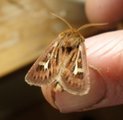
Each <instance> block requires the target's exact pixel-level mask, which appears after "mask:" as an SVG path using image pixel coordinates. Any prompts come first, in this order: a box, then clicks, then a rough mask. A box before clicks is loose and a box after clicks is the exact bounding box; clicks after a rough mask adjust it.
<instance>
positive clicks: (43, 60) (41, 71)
mask: <svg viewBox="0 0 123 120" xmlns="http://www.w3.org/2000/svg"><path fill="white" fill-rule="evenodd" d="M58 44H59V39H58V38H57V39H56V40H54V41H53V42H52V43H51V44H50V45H49V47H48V48H47V49H46V51H45V52H44V54H43V55H42V56H40V57H39V58H38V59H37V60H36V62H35V63H34V64H33V66H32V67H31V68H30V70H29V71H28V73H27V74H26V76H25V81H26V82H27V83H28V84H30V85H35V86H39V87H40V86H41V85H42V84H47V83H51V82H53V80H54V79H53V78H54V76H55V75H56V74H57V69H58V58H57V57H58V55H57V54H58V52H59V51H58V50H57V49H58Z"/></svg>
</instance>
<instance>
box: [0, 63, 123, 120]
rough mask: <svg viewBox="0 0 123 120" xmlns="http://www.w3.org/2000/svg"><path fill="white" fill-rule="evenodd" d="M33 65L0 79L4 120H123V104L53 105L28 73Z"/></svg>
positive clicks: (0, 107) (1, 119)
mask: <svg viewBox="0 0 123 120" xmlns="http://www.w3.org/2000/svg"><path fill="white" fill-rule="evenodd" d="M30 66H31V65H29V66H26V67H25V68H22V69H20V70H18V71H16V72H14V73H11V74H9V75H7V76H5V77H3V78H2V79H1V80H0V120H123V105H121V106H117V107H110V108H103V109H97V110H91V111H86V112H81V113H69V114H68V113H67V114H63V113H60V112H59V111H57V110H55V109H54V108H52V107H51V106H50V105H49V104H48V103H47V102H46V101H45V99H44V97H43V96H42V93H41V90H40V88H38V87H30V86H29V85H28V84H26V82H25V81H24V76H25V74H26V73H27V71H28V69H29V68H30Z"/></svg>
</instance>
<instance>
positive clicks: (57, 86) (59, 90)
mask: <svg viewBox="0 0 123 120" xmlns="http://www.w3.org/2000/svg"><path fill="white" fill-rule="evenodd" d="M54 92H63V88H62V86H61V85H60V84H59V83H58V82H56V84H55V86H54Z"/></svg>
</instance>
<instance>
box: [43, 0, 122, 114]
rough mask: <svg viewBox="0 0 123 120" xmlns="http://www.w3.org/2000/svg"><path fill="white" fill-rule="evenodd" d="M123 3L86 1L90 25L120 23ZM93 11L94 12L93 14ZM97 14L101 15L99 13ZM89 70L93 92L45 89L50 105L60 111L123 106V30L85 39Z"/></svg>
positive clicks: (51, 87) (44, 87) (44, 92)
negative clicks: (77, 94) (77, 93)
mask: <svg viewBox="0 0 123 120" xmlns="http://www.w3.org/2000/svg"><path fill="white" fill-rule="evenodd" d="M122 10H123V1H122V0H117V1H115V0H114V1H112V0H110V1H107V0H103V1H101V0H100V1H99V0H98V1H97V0H93V2H92V0H86V13H87V16H88V18H89V20H90V21H91V22H94V23H95V22H117V21H119V20H121V19H122V18H123V15H122ZM92 11H93V13H91V12H92ZM97 11H98V12H97ZM85 45H86V47H87V59H88V63H89V65H92V66H93V67H94V68H96V69H93V68H91V67H90V79H91V83H92V84H91V90H90V92H89V93H88V94H87V95H84V96H75V95H71V94H69V93H67V92H65V91H64V92H56V93H54V92H53V91H52V89H53V86H52V85H50V86H49V85H48V86H43V87H42V92H43V94H44V96H45V98H46V99H47V100H48V102H49V103H50V104H51V105H52V106H54V107H56V108H57V109H59V110H60V111H61V112H73V111H75V112H76V111H82V110H85V109H95V108H101V107H107V106H113V105H118V104H123V62H122V61H123V30H118V31H114V32H108V33H103V34H101V35H97V36H94V37H90V38H88V39H86V40H85Z"/></svg>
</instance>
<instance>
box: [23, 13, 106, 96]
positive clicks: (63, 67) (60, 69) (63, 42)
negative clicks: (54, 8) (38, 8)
mask: <svg viewBox="0 0 123 120" xmlns="http://www.w3.org/2000/svg"><path fill="white" fill-rule="evenodd" d="M53 15H54V16H56V17H57V18H59V19H61V20H62V21H64V22H65V23H66V24H67V25H68V27H69V29H68V30H66V31H64V32H62V33H60V34H59V35H58V36H57V38H56V39H55V40H54V41H53V42H52V43H51V44H50V45H49V46H48V48H47V49H46V51H45V52H44V54H43V55H41V56H40V57H39V58H38V59H37V61H36V62H35V63H34V64H33V66H32V67H31V69H30V70H29V72H28V73H27V75H26V77H25V81H26V82H27V83H28V84H30V85H35V86H39V87H41V86H42V85H45V84H55V87H57V86H60V88H61V89H62V90H65V91H67V92H68V93H70V94H73V95H80V96H81V95H85V94H87V93H88V92H89V90H90V78H89V70H88V63H87V58H86V48H85V44H84V41H85V39H84V37H83V36H82V35H81V34H80V32H79V31H80V30H82V29H85V28H87V27H91V26H95V25H105V23H99V24H87V25H83V26H81V27H80V28H79V29H74V28H73V27H72V26H71V25H70V24H69V23H68V22H67V21H66V20H65V19H63V18H61V17H59V16H57V15H55V14H53Z"/></svg>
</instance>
